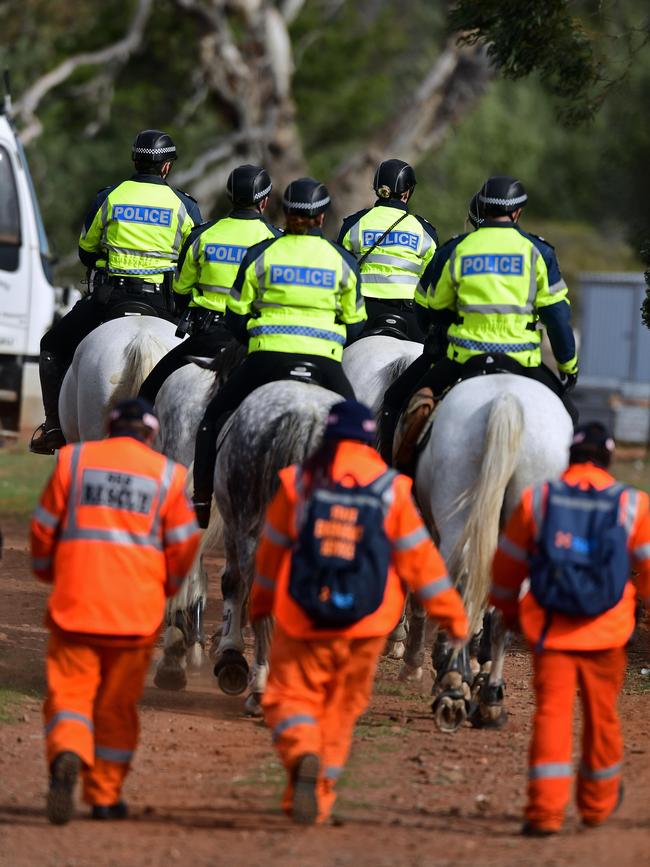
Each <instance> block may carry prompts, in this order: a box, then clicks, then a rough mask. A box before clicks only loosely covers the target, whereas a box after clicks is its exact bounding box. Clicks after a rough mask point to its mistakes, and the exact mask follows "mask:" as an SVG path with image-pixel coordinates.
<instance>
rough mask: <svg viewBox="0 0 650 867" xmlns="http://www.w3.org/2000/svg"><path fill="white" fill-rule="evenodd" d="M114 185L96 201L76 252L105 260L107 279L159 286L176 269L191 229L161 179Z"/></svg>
mask: <svg viewBox="0 0 650 867" xmlns="http://www.w3.org/2000/svg"><path fill="white" fill-rule="evenodd" d="M137 178H138V179H137V180H135V179H131V180H128V181H124V182H123V183H121V184H118V185H117V186H116V187H115V188H114V189H112V190H111V191H110V192H109V194H108V195H107V196H106V197H105V198H104V199H103V200H102V202H101V205H100V206H99V209H98V210H97V213H96V214H95V216H94V218H93V220H92V222H91V224H90V226H88V227H87V228H86V226H84V229H83V231H82V233H81V238H80V240H79V247H80V248H81V249H82V250H85V251H87V252H89V253H97V254H100V255H101V256H102V257H104V258H105V259H106V270H107V272H108V273H109V274H115V275H119V276H128V277H141V278H142V279H144V280H147V281H148V282H151V283H161V282H162V280H163V276H164V274H165V273H167V272H173V271H174V270H175V269H176V261H177V259H178V254H179V253H180V249H181V246H182V244H183V243H184V241H185V240H186V238H187V237H188V236H189V234H190V232H191V231H192V229H193V228H194V222H193V220H192V218H191V217H190V216H189V214H188V212H187V208H186V206H185V203H184V202H183V200H182V199H181V198H180V196H179V195H177V193H176V192H175V191H174V190H173V189H172V188H171V187H170V186H168V185H167V184H166V183H164V182H163V181H162V180H161V178H156V177H151V178H150V179H147V176H142V175H139V176H137Z"/></svg>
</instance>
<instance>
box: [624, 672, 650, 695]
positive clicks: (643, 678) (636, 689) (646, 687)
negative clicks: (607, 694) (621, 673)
mask: <svg viewBox="0 0 650 867" xmlns="http://www.w3.org/2000/svg"><path fill="white" fill-rule="evenodd" d="M644 668H645V666H644ZM623 692H624V693H625V694H626V695H646V694H648V693H650V674H641V667H639V666H635V667H634V668H633V667H630V668H628V670H627V674H626V676H625V684H624V686H623Z"/></svg>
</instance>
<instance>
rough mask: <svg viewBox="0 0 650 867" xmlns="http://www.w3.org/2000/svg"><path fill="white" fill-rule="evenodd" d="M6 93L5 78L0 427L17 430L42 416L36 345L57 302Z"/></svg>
mask: <svg viewBox="0 0 650 867" xmlns="http://www.w3.org/2000/svg"><path fill="white" fill-rule="evenodd" d="M8 90H9V88H8V80H7V76H6V74H5V97H4V104H3V105H2V106H1V107H0V428H5V429H11V430H16V431H17V430H19V429H20V428H21V427H23V428H25V427H29V426H34V425H35V424H38V422H39V420H40V417H41V415H42V408H41V404H40V385H39V380H38V355H39V343H40V340H41V337H42V336H43V334H44V332H45V331H46V330H47V329H48V328H49V327H50V325H51V324H52V320H53V318H54V313H55V307H56V297H55V290H54V286H53V284H52V260H51V255H50V249H49V245H48V242H47V236H46V234H45V228H44V226H43V221H42V219H41V213H40V210H39V207H38V201H37V199H36V193H35V191H34V186H33V184H32V179H31V176H30V173H29V168H28V166H27V159H26V157H25V152H24V150H23V147H22V144H21V143H20V139H19V138H18V134H17V132H16V129H15V127H14V125H13V123H12V120H11V98H10V96H9V92H8ZM34 419H35V421H34Z"/></svg>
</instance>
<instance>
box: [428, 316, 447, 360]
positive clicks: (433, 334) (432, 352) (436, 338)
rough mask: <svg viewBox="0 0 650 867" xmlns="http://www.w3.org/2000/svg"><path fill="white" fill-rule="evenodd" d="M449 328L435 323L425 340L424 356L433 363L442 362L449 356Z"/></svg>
mask: <svg viewBox="0 0 650 867" xmlns="http://www.w3.org/2000/svg"><path fill="white" fill-rule="evenodd" d="M447 327H448V326H447V325H446V324H443V323H441V322H436V323H434V324H433V325H432V326H431V328H430V329H429V333H428V334H427V336H426V338H425V340H424V350H423V351H424V354H425V355H426V356H427V357H428V358H430V359H431V361H432V362H435V361H440V359H441V358H444V357H445V356H446V354H447Z"/></svg>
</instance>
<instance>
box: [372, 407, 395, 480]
mask: <svg viewBox="0 0 650 867" xmlns="http://www.w3.org/2000/svg"><path fill="white" fill-rule="evenodd" d="M399 410H400V408H399V407H397V409H395V407H389V406H386V405H384V407H383V408H382V411H381V414H380V416H379V424H378V425H377V438H378V440H379V446H378V451H379V454H380V455H381V457H382V459H383V460H384V461H386V463H387V464H388V465H389V466H392V463H393V440H394V439H395V430H396V429H397V422H398V420H399Z"/></svg>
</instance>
